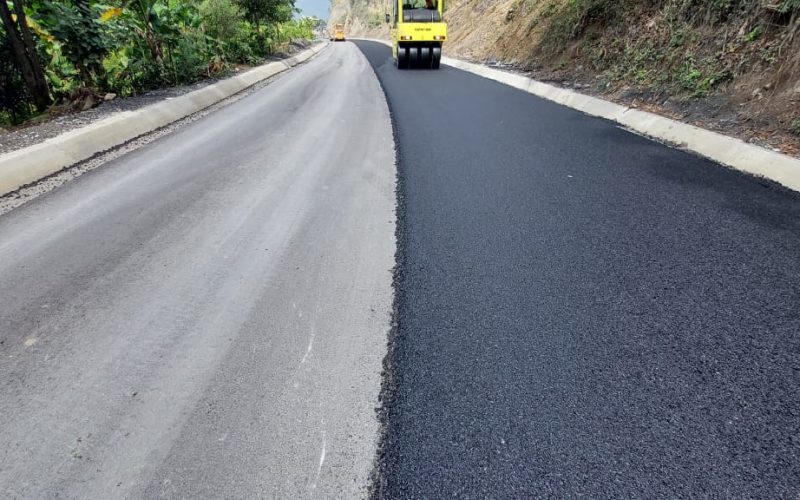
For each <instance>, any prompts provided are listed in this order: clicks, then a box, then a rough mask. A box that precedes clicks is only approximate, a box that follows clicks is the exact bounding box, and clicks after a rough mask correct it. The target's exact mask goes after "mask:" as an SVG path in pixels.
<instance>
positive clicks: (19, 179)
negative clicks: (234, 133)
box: [0, 42, 329, 196]
mask: <svg viewBox="0 0 800 500" xmlns="http://www.w3.org/2000/svg"><path fill="white" fill-rule="evenodd" d="M328 45H329V44H328V43H327V42H321V43H318V44H316V45H314V46H313V47H311V48H309V49H306V50H304V51H303V52H300V53H299V54H297V55H295V56H292V57H290V58H288V59H284V60H282V61H275V62H270V63H267V64H264V65H261V66H258V67H256V68H253V69H251V70H249V71H246V72H244V73H242V74H240V75H236V76H233V77H230V78H226V79H225V80H222V81H219V82H217V83H214V84H212V85H208V86H207V87H204V88H202V89H198V90H195V91H193V92H189V93H188V94H184V95H182V96H179V97H176V98H174V99H168V100H164V101H161V102H159V103H156V104H151V105H150V106H146V107H144V108H141V109H138V110H136V111H123V112H121V113H118V114H115V115H113V116H110V117H108V118H105V119H103V120H100V121H97V122H95V123H92V124H90V125H87V126H86V127H81V128H78V129H75V130H71V131H69V132H66V133H64V134H61V135H58V136H56V137H53V138H51V139H48V140H46V141H44V142H42V143H39V144H35V145H33V146H28V147H26V148H22V149H18V150H16V151H11V152H9V153H6V154H4V155H0V196H3V195H5V194H8V193H11V192H13V191H16V190H18V189H19V188H21V187H24V186H26V185H28V184H31V183H33V182H36V181H38V180H40V179H43V178H45V177H47V176H50V175H52V174H55V173H56V172H59V171H60V170H63V169H65V168H67V167H70V166H72V165H75V164H76V163H79V162H81V161H84V160H88V159H89V158H92V157H93V156H95V155H97V154H99V153H102V152H104V151H108V150H110V149H112V148H115V147H117V146H120V145H122V144H125V143H127V142H129V141H131V140H133V139H136V138H137V137H140V136H142V135H144V134H148V133H150V132H153V131H154V130H157V129H160V128H162V127H165V126H167V125H169V124H171V123H174V122H176V121H178V120H181V119H183V118H185V117H187V116H189V115H192V114H194V113H197V112H198V111H202V110H204V109H206V108H208V107H210V106H213V105H214V104H217V103H218V102H220V101H222V100H224V99H227V98H229V97H231V96H232V95H234V94H237V93H239V92H241V91H243V90H245V89H247V88H249V87H251V86H253V85H255V84H257V83H259V82H261V81H263V80H266V79H267V78H271V77H273V76H275V75H277V74H279V73H282V72H284V71H286V70H288V69H291V68H293V67H295V66H297V65H298V64H301V63H303V62H305V61H307V60H309V59H310V58H312V57H313V56H315V55H317V54H318V53H319V52H321V51H322V50H323V49H325V48H326V47H327V46H328Z"/></svg>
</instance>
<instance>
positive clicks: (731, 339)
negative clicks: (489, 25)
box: [356, 41, 800, 498]
mask: <svg viewBox="0 0 800 500" xmlns="http://www.w3.org/2000/svg"><path fill="white" fill-rule="evenodd" d="M356 43H357V45H358V47H359V48H360V49H361V51H362V52H363V53H364V54H365V55H366V57H367V58H368V59H369V61H370V63H371V64H372V67H373V68H374V70H375V72H376V74H377V76H378V78H379V79H380V81H381V84H382V86H383V89H384V91H385V93H386V97H387V101H388V103H389V107H390V111H391V113H392V120H393V125H394V133H395V141H396V148H397V153H398V161H399V162H398V181H399V197H400V199H399V208H398V214H399V222H398V223H399V224H400V232H399V236H400V238H399V241H398V244H399V245H400V250H399V253H398V255H399V268H398V271H397V276H396V294H397V296H396V298H395V300H396V308H397V310H396V318H395V320H396V325H397V326H396V329H395V331H394V332H393V333H392V338H391V345H390V348H389V349H390V355H389V359H388V360H387V368H388V373H387V375H386V376H387V378H386V380H385V381H384V384H385V386H384V394H383V398H384V407H383V410H382V411H383V418H384V419H385V429H384V431H383V437H382V440H381V447H380V450H379V464H378V469H379V473H378V476H377V481H376V484H375V485H374V495H375V496H376V497H379V498H436V497H459V498H521V497H551V498H578V497H588V498H702V497H709V498H797V497H798V495H800V308H798V304H800V271H798V270H800V198H799V197H798V196H797V195H796V194H793V193H790V192H787V191H785V190H783V189H781V188H779V187H777V186H775V185H773V184H772V183H769V182H766V181H761V180H758V179H756V178H754V177H750V176H747V175H743V174H740V173H737V172H734V171H732V170H729V169H726V168H724V167H721V166H719V165H716V164H714V163H712V162H710V161H707V160H704V159H701V158H698V157H696V156H693V155H691V154H688V153H685V152H681V151H678V150H675V149H672V148H669V147H667V146H664V145H661V144H657V143H655V142H653V141H650V140H648V139H646V138H643V137H639V136H637V135H634V134H632V133H630V132H628V131H625V130H622V129H620V128H618V127H617V126H615V125H614V124H612V123H610V122H606V121H603V120H600V119H595V118H591V117H588V116H585V115H582V114H580V113H578V112H575V111H572V110H569V109H567V108H564V107H561V106H558V105H555V104H552V103H549V102H546V101H543V100H541V99H538V98H536V97H534V96H531V95H528V94H525V93H523V92H520V91H517V90H514V89H511V88H508V87H504V86H502V85H499V84H497V83H494V82H491V81H488V80H484V79H481V78H479V77H477V76H473V75H470V74H467V73H464V72H461V71H457V70H455V69H453V68H449V67H443V68H442V69H441V70H439V71H398V70H397V69H396V68H395V67H394V66H393V64H392V60H391V56H390V51H389V49H388V48H387V47H385V46H384V45H381V44H378V43H374V42H366V41H359V42H356Z"/></svg>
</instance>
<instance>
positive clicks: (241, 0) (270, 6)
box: [236, 0, 295, 27]
mask: <svg viewBox="0 0 800 500" xmlns="http://www.w3.org/2000/svg"><path fill="white" fill-rule="evenodd" d="M236 3H238V4H239V5H240V6H241V7H242V9H244V11H245V13H246V15H247V19H248V20H249V21H250V22H251V23H253V25H254V26H256V27H258V26H260V25H261V24H262V23H271V22H276V23H283V22H286V21H289V20H291V19H292V14H294V12H295V8H294V0H237V2H236Z"/></svg>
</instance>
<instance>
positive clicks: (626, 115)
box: [370, 40, 800, 191]
mask: <svg viewBox="0 0 800 500" xmlns="http://www.w3.org/2000/svg"><path fill="white" fill-rule="evenodd" d="M370 41H373V42H380V43H383V44H385V45H388V46H390V47H391V44H389V43H388V42H386V41H384V40H370ZM442 63H444V64H446V65H448V66H452V67H454V68H458V69H460V70H463V71H468V72H470V73H473V74H475V75H478V76H482V77H484V78H488V79H490V80H494V81H496V82H499V83H502V84H505V85H508V86H510V87H514V88H516V89H519V90H522V91H524V92H528V93H530V94H534V95H536V96H538V97H541V98H543V99H547V100H549V101H553V102H556V103H558V104H561V105H564V106H567V107H569V108H572V109H576V110H578V111H581V112H583V113H586V114H588V115H592V116H597V117H600V118H605V119H607V120H611V121H614V122H617V123H619V124H621V125H624V126H626V127H627V128H629V129H631V130H635V131H636V132H639V133H641V134H644V135H646V136H649V137H652V138H654V139H657V140H660V141H664V142H666V143H669V144H672V145H675V146H677V147H679V148H681V149H686V150H688V151H693V152H695V153H697V154H699V155H701V156H704V157H706V158H709V159H711V160H714V161H717V162H719V163H722V164H724V165H727V166H729V167H732V168H734V169H736V170H740V171H742V172H747V173H750V174H754V175H757V176H759V177H765V178H767V179H770V180H773V181H775V182H777V183H779V184H782V185H783V186H786V187H787V188H789V189H792V190H794V191H800V160H798V159H796V158H793V157H791V156H787V155H784V154H780V153H776V152H774V151H770V150H768V149H764V148H762V147H759V146H755V145H753V144H748V143H746V142H744V141H742V140H740V139H736V138H734V137H729V136H726V135H723V134H719V133H717V132H712V131H710V130H705V129H702V128H699V127H695V126H694V125H689V124H686V123H683V122H679V121H677V120H672V119H670V118H665V117H663V116H660V115H657V114H654V113H648V112H647V111H640V110H637V109H633V108H629V107H626V106H621V105H619V104H615V103H613V102H609V101H606V100H603V99H598V98H597V97H592V96H588V95H584V94H580V93H578V92H575V91H572V90H569V89H564V88H560V87H556V86H553V85H548V84H546V83H542V82H539V81H536V80H533V79H531V78H528V77H526V76H522V75H517V74H514V73H509V72H506V71H501V70H498V69H494V68H489V67H486V66H482V65H480V64H474V63H469V62H466V61H461V60H459V59H453V58H450V57H442Z"/></svg>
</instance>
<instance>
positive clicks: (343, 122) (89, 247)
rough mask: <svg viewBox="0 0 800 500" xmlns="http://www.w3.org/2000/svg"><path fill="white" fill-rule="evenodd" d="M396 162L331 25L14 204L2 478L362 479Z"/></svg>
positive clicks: (290, 494)
mask: <svg viewBox="0 0 800 500" xmlns="http://www.w3.org/2000/svg"><path fill="white" fill-rule="evenodd" d="M394 161H395V154H394V148H393V140H392V131H391V125H390V121H389V116H388V110H387V107H386V102H385V100H384V97H383V94H382V92H381V90H380V86H379V85H378V82H377V81H376V79H375V77H374V75H373V73H372V70H371V69H370V67H369V65H368V64H367V62H366V60H365V59H364V58H363V57H362V56H361V54H360V53H359V52H358V51H357V50H356V49H355V47H352V46H351V47H347V46H345V45H336V46H333V47H331V48H329V49H328V50H325V51H323V53H321V54H320V55H319V56H318V57H317V58H315V59H314V60H312V61H310V62H308V63H307V64H304V65H302V66H301V67H298V68H296V69H294V70H292V71H290V72H288V73H287V74H285V75H284V76H282V77H280V78H278V79H277V80H276V81H275V82H274V83H272V84H270V85H268V86H267V87H266V88H264V89H263V90H261V91H259V92H257V93H254V94H253V95H250V96H248V97H246V98H244V99H243V100H240V101H238V102H236V103H234V104H232V105H230V106H228V107H225V108H224V109H222V110H220V111H219V112H216V113H214V114H212V115H209V116H206V117H205V118H203V119H201V120H199V121H197V122H195V123H192V124H190V125H188V126H186V127H185V128H183V129H181V130H179V131H178V132H176V133H174V134H171V135H168V136H166V137H164V138H162V139H160V140H158V141H156V142H154V143H152V144H150V145H148V146H146V147H144V148H142V149H140V150H138V151H136V152H134V153H132V154H128V155H127V156H124V157H122V158H120V159H119V160H116V161H114V162H112V163H110V164H108V165H106V166H104V167H103V168H101V169H98V170H95V171H92V172H91V173H89V174H86V175H84V176H82V177H80V178H78V179H77V180H75V181H73V182H71V183H69V184H67V185H65V186H63V187H62V188H60V189H58V190H56V191H54V192H52V193H50V194H48V195H46V196H44V197H41V198H39V199H37V200H34V201H32V202H30V203H28V204H26V205H24V206H23V207H21V208H18V209H16V210H13V211H12V212H10V213H8V214H6V215H4V216H2V217H0V282H1V283H2V286H1V287H0V497H3V498H46V497H55V496H59V497H66V498H104V499H105V498H119V497H128V498H130V497H133V498H156V497H180V498H256V497H266V498H298V497H311V496H316V497H320V498H333V497H356V496H363V495H364V494H365V491H366V490H365V489H366V487H367V486H368V480H369V475H370V472H371V470H372V465H373V460H374V455H375V443H376V440H377V435H378V424H377V420H376V417H375V412H374V408H375V407H376V406H377V404H378V399H377V398H378V393H379V390H380V373H381V362H382V360H383V356H384V354H385V348H386V334H387V330H388V328H389V315H390V309H391V296H392V292H391V279H392V276H391V269H392V267H393V266H394V252H395V240H394V233H395V225H394V208H395V199H394V187H395V184H394V182H395V170H394Z"/></svg>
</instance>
